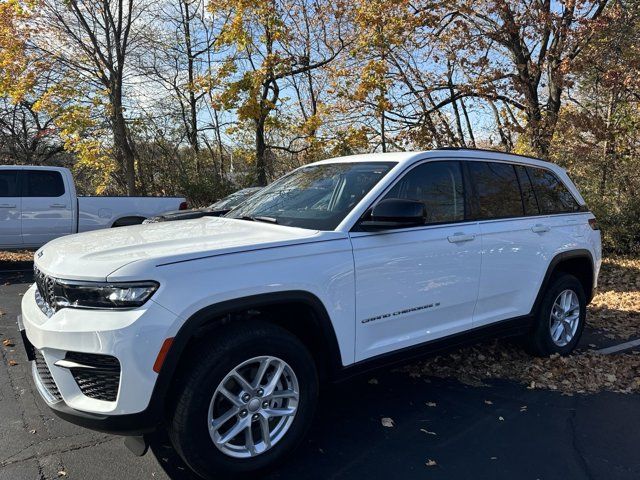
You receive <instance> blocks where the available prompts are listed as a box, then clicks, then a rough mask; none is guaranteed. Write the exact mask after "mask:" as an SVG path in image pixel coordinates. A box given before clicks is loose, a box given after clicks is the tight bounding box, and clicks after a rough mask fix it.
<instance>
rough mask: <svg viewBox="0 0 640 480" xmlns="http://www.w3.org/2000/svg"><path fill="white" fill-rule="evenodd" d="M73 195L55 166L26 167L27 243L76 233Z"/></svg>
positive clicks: (24, 218) (24, 221)
mask: <svg viewBox="0 0 640 480" xmlns="http://www.w3.org/2000/svg"><path fill="white" fill-rule="evenodd" d="M72 200H73V199H72V197H71V192H70V189H69V188H65V184H64V180H63V178H62V174H61V173H60V172H59V171H56V170H35V169H34V170H23V174H22V238H23V243H24V246H25V247H26V246H32V247H39V246H42V245H44V244H45V243H47V242H48V241H49V240H53V239H54V238H57V237H61V236H63V235H69V234H70V233H73V209H72V205H71V202H72Z"/></svg>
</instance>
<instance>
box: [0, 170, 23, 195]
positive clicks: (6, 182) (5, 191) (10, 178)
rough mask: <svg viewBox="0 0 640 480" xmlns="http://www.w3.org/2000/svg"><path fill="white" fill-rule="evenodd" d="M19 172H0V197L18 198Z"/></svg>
mask: <svg viewBox="0 0 640 480" xmlns="http://www.w3.org/2000/svg"><path fill="white" fill-rule="evenodd" d="M18 172H19V170H0V197H19V196H20V194H19V193H18Z"/></svg>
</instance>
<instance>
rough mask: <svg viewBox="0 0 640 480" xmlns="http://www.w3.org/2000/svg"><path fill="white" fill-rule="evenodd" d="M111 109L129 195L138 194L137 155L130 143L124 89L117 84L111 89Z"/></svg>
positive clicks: (116, 145)
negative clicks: (123, 95)
mask: <svg viewBox="0 0 640 480" xmlns="http://www.w3.org/2000/svg"><path fill="white" fill-rule="evenodd" d="M111 109H112V113H111V128H112V131H113V147H114V150H115V154H116V159H117V160H118V161H119V162H118V163H119V164H120V166H121V167H122V171H123V173H124V177H125V183H126V186H127V195H136V194H137V188H136V171H135V155H134V153H133V149H132V148H131V144H130V143H129V136H128V133H127V125H126V123H125V119H124V113H123V111H122V90H121V88H120V87H119V86H117V85H115V86H114V87H113V88H112V91H111Z"/></svg>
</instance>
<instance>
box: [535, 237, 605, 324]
mask: <svg viewBox="0 0 640 480" xmlns="http://www.w3.org/2000/svg"><path fill="white" fill-rule="evenodd" d="M576 258H585V259H587V260H589V262H590V264H591V269H592V271H593V275H595V270H596V267H595V264H594V263H593V255H592V254H591V252H590V251H589V250H587V249H586V248H580V249H576V250H568V251H566V252H560V253H558V254H557V255H556V256H555V257H553V258H552V259H551V261H550V262H549V266H548V267H547V271H546V272H545V274H544V277H543V280H542V283H541V284H540V289H539V290H538V295H537V296H536V300H535V302H533V307H532V308H531V312H530V315H535V314H536V312H537V311H538V308H539V307H540V303H542V298H543V297H544V293H545V292H546V290H547V287H548V286H549V282H550V281H551V277H552V276H553V273H554V272H555V270H556V267H557V266H558V265H559V264H560V263H562V262H564V261H566V260H573V259H576ZM591 284H592V285H593V276H592V278H591ZM592 296H593V295H591V297H592ZM591 297H589V296H588V297H587V303H589V302H590V301H591Z"/></svg>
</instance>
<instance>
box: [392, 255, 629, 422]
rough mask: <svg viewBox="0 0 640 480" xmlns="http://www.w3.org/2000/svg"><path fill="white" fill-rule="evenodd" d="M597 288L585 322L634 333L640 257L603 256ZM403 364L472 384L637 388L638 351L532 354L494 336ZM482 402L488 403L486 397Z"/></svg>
mask: <svg viewBox="0 0 640 480" xmlns="http://www.w3.org/2000/svg"><path fill="white" fill-rule="evenodd" d="M598 290H599V293H598V294H597V295H596V296H595V297H594V299H593V302H592V304H591V305H590V306H589V309H588V313H587V323H588V325H589V326H591V327H592V328H596V329H598V330H602V331H603V332H604V334H605V335H608V336H610V337H615V338H621V339H628V338H630V337H633V338H638V337H639V336H640V259H632V258H611V259H605V260H604V261H603V265H602V269H601V272H600V278H599V288H598ZM590 347H591V348H594V347H595V345H593V346H590ZM402 370H403V371H406V372H407V373H409V375H411V376H412V377H423V376H431V377H441V378H447V377H452V378H457V379H458V380H460V381H461V382H463V383H466V384H468V385H473V386H486V381H487V380H490V379H508V380H515V381H518V382H521V383H523V384H526V385H527V388H529V389H549V390H556V391H558V392H562V393H565V394H574V393H595V392H599V391H603V390H607V391H612V392H620V393H635V392H640V352H636V353H633V352H631V353H623V354H617V355H601V354H598V353H596V352H595V351H593V350H590V351H584V352H577V353H576V354H574V355H571V356H569V357H560V356H558V355H554V356H551V357H548V358H536V357H531V356H530V355H528V354H527V353H525V352H524V351H523V350H522V348H521V347H520V346H519V345H517V344H514V343H513V342H509V341H504V342H500V341H493V342H488V343H484V344H479V345H475V346H473V347H468V348H464V349H461V350H457V351H455V352H453V353H451V354H448V355H444V356H439V357H434V358H431V359H429V360H427V361H424V362H421V363H417V364H414V365H411V366H408V367H405V368H403V369H402ZM485 403H486V404H487V405H491V404H492V402H491V401H490V400H485ZM526 410H527V409H526V407H521V409H520V411H521V412H525V411H526Z"/></svg>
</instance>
